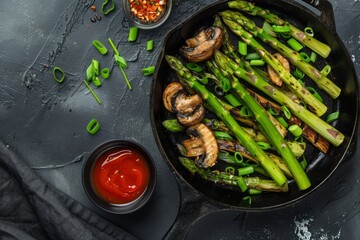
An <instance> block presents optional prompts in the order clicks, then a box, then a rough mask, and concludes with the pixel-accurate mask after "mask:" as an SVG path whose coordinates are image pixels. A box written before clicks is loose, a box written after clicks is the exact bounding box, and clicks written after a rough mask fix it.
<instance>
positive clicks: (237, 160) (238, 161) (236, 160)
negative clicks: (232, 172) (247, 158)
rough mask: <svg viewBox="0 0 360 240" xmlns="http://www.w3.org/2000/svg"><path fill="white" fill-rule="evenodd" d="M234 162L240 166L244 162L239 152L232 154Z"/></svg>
mask: <svg viewBox="0 0 360 240" xmlns="http://www.w3.org/2000/svg"><path fill="white" fill-rule="evenodd" d="M234 158H235V162H236V163H238V164H242V163H243V162H244V158H243V156H242V155H241V153H239V152H235V153H234Z"/></svg>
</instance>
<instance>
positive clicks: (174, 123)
mask: <svg viewBox="0 0 360 240" xmlns="http://www.w3.org/2000/svg"><path fill="white" fill-rule="evenodd" d="M162 125H163V126H164V127H165V128H166V129H167V130H169V131H170V132H183V131H185V127H184V126H183V125H181V124H180V123H179V122H178V120H177V119H169V120H165V121H163V122H162Z"/></svg>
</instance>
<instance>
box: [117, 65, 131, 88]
mask: <svg viewBox="0 0 360 240" xmlns="http://www.w3.org/2000/svg"><path fill="white" fill-rule="evenodd" d="M119 68H120V71H121V73H122V75H123V76H124V79H125V82H126V85H127V86H128V88H129V89H130V90H132V87H131V84H130V81H129V78H128V76H127V75H126V73H125V71H124V69H123V68H122V67H121V66H120V65H119Z"/></svg>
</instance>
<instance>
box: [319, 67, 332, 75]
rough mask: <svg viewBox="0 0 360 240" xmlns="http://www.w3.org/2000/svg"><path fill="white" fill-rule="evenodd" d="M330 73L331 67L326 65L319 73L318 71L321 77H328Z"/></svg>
mask: <svg viewBox="0 0 360 240" xmlns="http://www.w3.org/2000/svg"><path fill="white" fill-rule="evenodd" d="M330 72H331V66H330V65H326V66H325V67H324V68H323V69H322V70H321V71H320V73H321V75H323V76H325V77H326V76H327V75H329V73H330Z"/></svg>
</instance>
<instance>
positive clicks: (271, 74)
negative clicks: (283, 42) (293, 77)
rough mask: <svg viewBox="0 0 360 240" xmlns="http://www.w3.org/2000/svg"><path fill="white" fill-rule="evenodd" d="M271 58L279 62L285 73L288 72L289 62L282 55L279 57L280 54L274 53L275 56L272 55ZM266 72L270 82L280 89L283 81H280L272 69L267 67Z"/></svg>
mask: <svg viewBox="0 0 360 240" xmlns="http://www.w3.org/2000/svg"><path fill="white" fill-rule="evenodd" d="M273 56H274V57H275V58H276V59H277V60H279V62H280V63H281V65H283V67H284V68H285V69H286V71H288V72H290V64H289V61H288V60H287V59H286V58H285V57H284V56H283V55H281V54H280V53H275V54H273ZM267 70H268V73H269V77H270V79H271V81H272V82H273V83H274V84H275V85H277V86H279V87H281V86H282V83H283V81H282V80H281V78H280V76H279V74H278V73H277V72H276V71H275V70H274V69H273V68H272V67H270V66H269V65H268V66H267Z"/></svg>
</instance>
